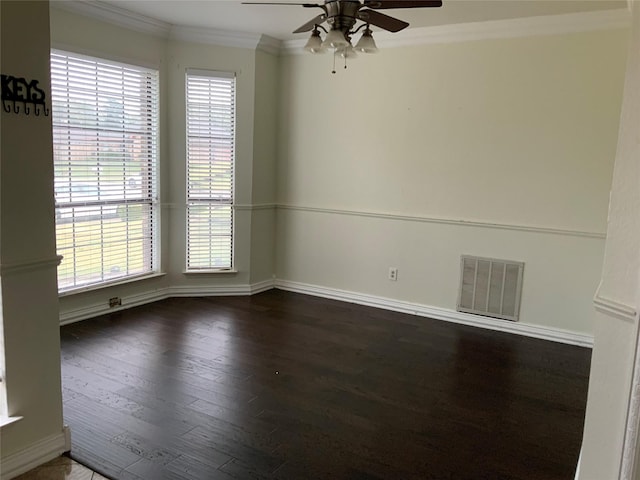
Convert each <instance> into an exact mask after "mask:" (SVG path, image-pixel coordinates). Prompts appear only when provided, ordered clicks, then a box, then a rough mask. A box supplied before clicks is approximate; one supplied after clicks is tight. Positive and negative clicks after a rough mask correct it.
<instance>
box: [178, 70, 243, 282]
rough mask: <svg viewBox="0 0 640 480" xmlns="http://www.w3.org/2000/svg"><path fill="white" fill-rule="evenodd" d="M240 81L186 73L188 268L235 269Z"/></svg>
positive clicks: (226, 75) (225, 75)
mask: <svg viewBox="0 0 640 480" xmlns="http://www.w3.org/2000/svg"><path fill="white" fill-rule="evenodd" d="M235 83H236V82H235V75H234V74H232V73H219V72H201V71H194V70H189V71H187V270H195V271H197V270H211V269H220V270H223V269H230V268H231V267H232V258H233V242H232V239H233V166H234V156H235V155H234V151H235V115H236V109H235Z"/></svg>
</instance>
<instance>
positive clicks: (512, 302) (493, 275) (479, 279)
mask: <svg viewBox="0 0 640 480" xmlns="http://www.w3.org/2000/svg"><path fill="white" fill-rule="evenodd" d="M460 260H461V261H460V264H461V270H460V294H459V296H458V311H459V312H467V313H475V314H478V315H485V316H488V317H495V318H503V319H505V320H513V321H518V314H519V311H520V293H521V291H522V271H523V270H524V263H522V262H511V261H508V260H496V259H493V258H479V257H469V256H466V255H463V256H462V257H461V259H460Z"/></svg>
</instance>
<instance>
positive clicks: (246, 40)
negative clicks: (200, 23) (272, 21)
mask: <svg viewBox="0 0 640 480" xmlns="http://www.w3.org/2000/svg"><path fill="white" fill-rule="evenodd" d="M169 38H171V39H175V40H182V41H184V42H195V43H205V44H207V45H218V46H222V47H237V48H250V49H252V50H255V49H256V48H257V47H258V44H259V43H260V39H261V35H259V34H256V33H245V32H232V31H230V30H215V29H213V28H201V27H184V26H180V25H173V26H172V27H171V32H170V33H169Z"/></svg>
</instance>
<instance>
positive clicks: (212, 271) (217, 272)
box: [182, 268, 238, 275]
mask: <svg viewBox="0 0 640 480" xmlns="http://www.w3.org/2000/svg"><path fill="white" fill-rule="evenodd" d="M203 273H204V274H207V275H211V274H213V275H220V274H222V275H224V274H229V273H231V274H236V273H238V270H230V269H222V268H220V269H215V268H212V269H202V270H184V271H183V272H182V274H183V275H200V274H203Z"/></svg>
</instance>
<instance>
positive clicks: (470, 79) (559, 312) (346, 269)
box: [277, 30, 627, 334]
mask: <svg viewBox="0 0 640 480" xmlns="http://www.w3.org/2000/svg"><path fill="white" fill-rule="evenodd" d="M626 37H627V33H626V32H625V31H622V30H618V31H599V32H589V33H578V34H571V35H556V36H546V37H535V38H515V39H504V40H486V41H476V42H466V43H454V44H447V45H429V46H420V47H411V48H402V49H387V50H384V49H383V50H381V52H380V54H378V55H375V56H364V55H362V56H361V57H360V58H358V59H357V60H355V61H353V62H352V63H350V64H349V66H348V69H347V70H343V69H340V68H339V69H338V73H337V74H336V75H331V74H330V70H331V59H330V58H329V56H325V57H320V56H302V55H294V56H289V57H286V58H285V59H283V67H282V74H281V75H282V83H281V95H282V101H281V110H280V115H281V127H280V137H279V155H280V156H279V170H278V180H277V181H278V203H279V204H284V205H287V206H290V207H291V208H286V209H280V210H279V211H278V230H277V239H278V250H277V251H278V254H277V277H278V278H279V279H283V280H286V281H291V282H301V283H305V284H311V285H316V286H321V287H327V288H334V289H344V290H349V291H353V292H359V293H365V294H372V295H375V296H381V297H386V298H391V299H395V300H401V301H409V302H414V303H418V304H423V305H430V306H436V307H440V308H444V309H448V310H455V304H456V296H457V285H458V281H459V258H460V255H461V254H472V255H480V256H489V257H495V258H506V259H510V260H517V261H524V262H525V270H524V272H525V273H524V287H523V299H522V308H521V321H522V322H523V323H528V324H533V325H540V326H545V327H552V328H559V329H564V330H569V331H573V332H581V333H586V334H590V333H591V332H592V320H593V308H592V303H591V302H592V297H593V294H594V292H595V290H596V287H597V285H598V280H599V271H600V266H601V262H602V254H603V248H604V232H605V228H606V216H607V204H608V196H609V187H610V184H611V174H612V173H611V172H612V167H613V158H614V155H615V145H616V135H617V128H618V119H619V112H620V102H621V92H622V84H623V78H624V67H625V58H626V49H625V45H626ZM345 211H347V212H348V213H349V215H348V216H345V215H344V213H345ZM406 217H412V218H410V219H407V218H406ZM468 222H473V225H469V223H468ZM496 224H498V225H499V226H500V227H501V228H491V227H494V226H495V225H496ZM522 227H524V228H522ZM549 229H550V230H552V231H553V230H556V232H555V233H548V232H549ZM390 266H395V267H398V268H399V279H398V281H397V282H389V281H388V280H387V271H388V268H389V267H390Z"/></svg>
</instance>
